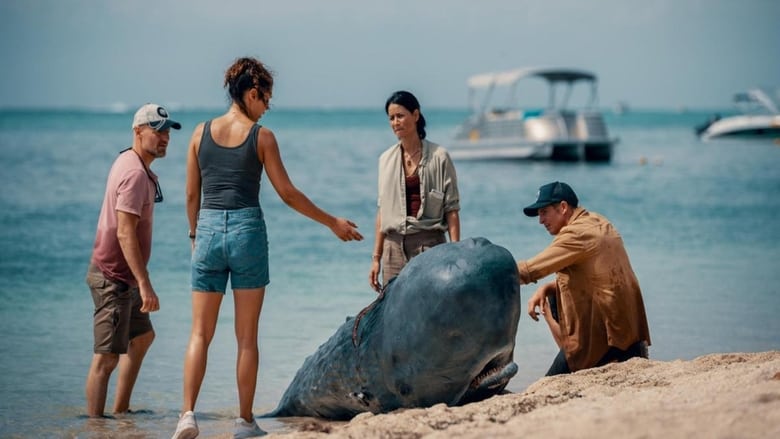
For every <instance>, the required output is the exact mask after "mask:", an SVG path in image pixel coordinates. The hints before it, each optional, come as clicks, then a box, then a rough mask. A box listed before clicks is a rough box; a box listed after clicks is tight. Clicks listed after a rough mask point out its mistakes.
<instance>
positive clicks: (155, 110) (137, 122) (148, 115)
mask: <svg viewBox="0 0 780 439" xmlns="http://www.w3.org/2000/svg"><path fill="white" fill-rule="evenodd" d="M141 125H149V126H150V127H152V128H154V129H155V130H156V131H163V130H167V129H169V128H173V129H175V130H178V129H181V124H180V123H179V122H176V121H175V120H171V119H169V118H168V112H167V111H166V110H165V108H163V107H162V106H160V105H157V104H146V105H144V106H143V107H141V108H139V109H138V111H136V112H135V116H134V117H133V128H135V127H137V126H141Z"/></svg>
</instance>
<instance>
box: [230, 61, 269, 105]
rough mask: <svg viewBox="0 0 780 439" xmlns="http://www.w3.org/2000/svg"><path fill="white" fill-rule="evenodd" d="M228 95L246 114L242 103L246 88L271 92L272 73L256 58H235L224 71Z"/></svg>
mask: <svg viewBox="0 0 780 439" xmlns="http://www.w3.org/2000/svg"><path fill="white" fill-rule="evenodd" d="M224 87H225V88H227V91H228V97H230V99H231V100H232V101H233V102H235V103H236V104H238V107H239V108H241V111H243V112H244V114H247V115H248V112H247V110H246V105H245V104H244V94H245V93H246V92H247V90H251V89H253V88H256V89H257V91H258V92H260V93H263V94H265V93H271V91H272V90H273V87H274V77H273V73H272V72H271V71H270V70H268V68H267V67H266V66H265V65H264V64H263V63H262V62H261V61H260V60H259V59H256V58H250V57H244V58H238V59H236V60H235V61H234V62H233V64H232V65H231V66H230V67H228V69H227V71H226V72H225V84H224Z"/></svg>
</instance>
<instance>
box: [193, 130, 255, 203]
mask: <svg viewBox="0 0 780 439" xmlns="http://www.w3.org/2000/svg"><path fill="white" fill-rule="evenodd" d="M259 130H260V125H255V126H253V127H252V129H251V130H249V135H248V136H247V137H246V140H244V142H243V143H242V144H241V145H239V146H237V147H235V148H226V147H224V146H221V145H218V144H217V143H216V142H215V141H214V139H213V138H212V137H211V121H208V122H206V123H205V125H204V127H203V138H202V139H201V141H200V149H199V150H198V163H199V164H200V179H201V188H202V190H203V200H202V203H201V208H202V209H219V210H232V209H242V208H245V207H260V177H261V176H262V175H263V164H262V163H260V160H259V159H258V158H257V132H258V131H259Z"/></svg>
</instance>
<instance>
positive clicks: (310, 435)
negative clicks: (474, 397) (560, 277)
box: [268, 351, 780, 439]
mask: <svg viewBox="0 0 780 439" xmlns="http://www.w3.org/2000/svg"><path fill="white" fill-rule="evenodd" d="M301 428H303V429H304V430H306V431H297V432H292V433H276V434H272V435H269V436H268V437H280V438H286V439H315V438H325V437H327V438H380V437H381V438H423V437H424V438H440V439H444V438H486V437H491V438H498V437H523V438H571V437H577V438H603V437H620V438H640V437H642V438H647V437H650V438H679V437H697V438H698V437H702V438H703V437H706V438H767V437H780V351H769V352H759V353H730V354H710V355H705V356H702V357H698V358H696V359H693V360H690V361H682V360H677V361H656V360H644V359H632V360H630V361H627V362H625V363H620V364H611V365H608V366H605V367H601V368H596V369H590V370H584V371H580V372H577V373H574V374H570V375H561V376H557V377H549V378H542V379H540V380H538V381H536V382H535V383H533V384H532V385H530V386H529V387H528V388H527V389H526V390H525V391H524V392H523V393H517V394H508V395H502V396H497V397H493V398H490V399H488V400H486V401H482V402H479V403H474V404H469V405H466V406H463V407H446V406H445V405H444V404H440V405H436V406H433V407H431V408H427V409H410V410H398V411H396V412H393V413H389V414H383V415H372V414H370V413H364V414H361V415H358V416H356V417H355V418H354V419H352V421H350V422H348V423H328V422H323V421H311V422H307V423H304V424H302V426H301Z"/></svg>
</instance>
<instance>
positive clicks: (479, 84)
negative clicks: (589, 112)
mask: <svg viewBox="0 0 780 439" xmlns="http://www.w3.org/2000/svg"><path fill="white" fill-rule="evenodd" d="M524 78H542V79H544V80H546V81H547V84H548V88H549V92H548V96H549V97H548V108H561V109H562V108H565V107H566V105H567V102H568V100H569V97H570V95H571V91H572V88H573V85H574V83H575V82H578V81H584V82H587V83H589V84H590V98H589V99H588V102H587V104H586V106H592V105H595V104H596V101H597V93H598V92H597V90H596V89H597V79H596V75H595V74H594V73H592V72H589V71H587V70H581V69H572V68H560V67H558V68H552V67H530V68H520V69H513V70H506V71H502V72H489V73H481V74H478V75H474V76H472V77H470V78H469V79H468V81H467V83H468V89H469V106H470V107H471V108H472V109H474V110H477V108H476V107H475V106H474V104H475V98H476V96H477V94H480V95H482V94H484V99H483V102H482V105H481V110H480V111H484V110H485V109H486V108H488V105H489V103H490V100H491V96H492V94H493V90H494V89H495V88H496V87H502V89H503V88H507V89H509V94H508V100H507V102H508V105H507V106H506V108H512V107H514V106H516V99H515V93H516V90H515V89H516V86H517V82H518V81H520V80H521V79H524ZM559 87H563V88H564V90H565V94H564V97H563V98H561V99H558V98H557V97H556V89H557V88H559Z"/></svg>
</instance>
